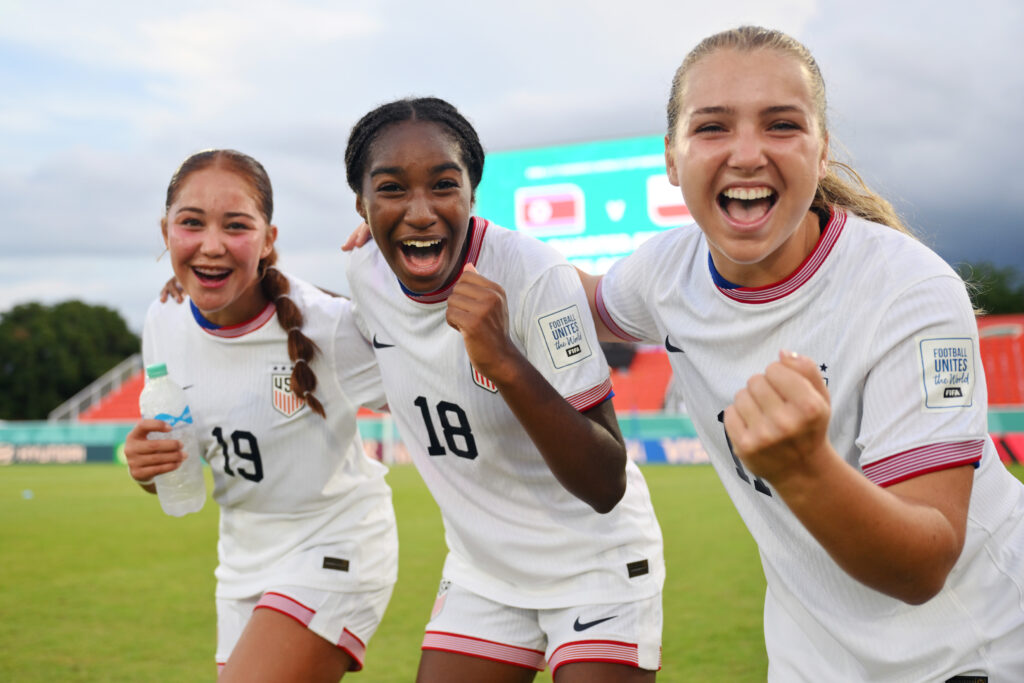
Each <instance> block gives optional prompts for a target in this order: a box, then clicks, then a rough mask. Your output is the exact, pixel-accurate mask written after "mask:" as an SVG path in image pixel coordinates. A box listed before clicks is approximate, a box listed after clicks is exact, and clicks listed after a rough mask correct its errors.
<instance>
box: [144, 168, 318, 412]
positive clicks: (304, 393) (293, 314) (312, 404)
mask: <svg viewBox="0 0 1024 683" xmlns="http://www.w3.org/2000/svg"><path fill="white" fill-rule="evenodd" d="M206 168H223V169H226V170H228V171H231V172H232V173H235V174H237V175H238V176H240V177H242V178H244V179H245V180H246V181H247V182H248V183H249V184H250V185H251V186H252V189H253V192H255V194H256V200H257V204H258V205H259V209H260V213H261V214H263V218H264V219H265V220H266V221H267V223H268V224H269V223H270V222H271V219H272V217H273V215H274V191H273V188H272V187H271V185H270V176H269V175H268V174H267V171H266V169H264V168H263V165H262V164H261V163H260V162H258V161H256V160H255V159H253V158H252V157H251V156H249V155H247V154H242V153H241V152H237V151H235V150H232V149H208V150H204V151H202V152H197V153H195V154H193V155H192V156H190V157H189V158H188V159H186V160H185V161H184V162H183V163H182V164H181V166H179V167H178V170H177V171H175V173H174V175H173V176H172V177H171V182H170V184H169V185H168V186H167V200H166V204H165V206H164V211H165V214H166V212H167V211H168V210H169V209H170V208H171V205H172V204H173V203H174V200H175V198H176V197H177V196H178V193H179V192H180V191H181V186H182V184H183V183H184V182H185V179H186V178H188V176H190V175H191V174H192V173H194V172H196V171H201V170H203V169H206ZM276 262H277V250H276V249H273V250H271V252H270V254H268V255H267V256H266V257H265V258H263V259H261V260H260V262H259V264H258V266H257V275H258V277H259V282H260V288H261V289H262V291H263V295H264V296H265V297H266V298H267V299H268V300H269V301H272V302H274V308H275V309H276V311H277V322H278V324H279V325H280V326H281V327H282V328H283V329H285V330H287V331H288V357H289V358H290V359H291V361H292V364H293V368H292V377H291V387H292V392H293V393H294V394H295V395H296V396H297V397H299V398H300V399H303V400H305V401H306V403H307V404H309V408H310V410H312V411H313V412H315V413H316V414H318V415H320V416H321V417H324V416H325V413H324V407H323V404H321V403H320V401H319V400H318V399H317V397H316V396H314V395H313V391H314V390H315V389H316V383H317V380H316V374H315V373H314V372H313V368H312V367H310V363H311V361H312V360H313V357H314V356H315V355H316V353H317V352H319V351H320V349H319V347H317V345H316V343H315V342H314V341H313V340H312V339H310V338H309V337H307V336H306V335H304V334H303V333H302V323H303V318H302V310H301V309H300V308H299V306H298V304H296V303H295V301H293V300H292V298H291V297H290V296H289V291H290V286H289V284H288V278H286V277H285V276H284V275H283V274H282V273H281V271H279V270H278V269H277V268H276V267H274V264H275V263H276Z"/></svg>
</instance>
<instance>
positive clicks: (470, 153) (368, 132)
mask: <svg viewBox="0 0 1024 683" xmlns="http://www.w3.org/2000/svg"><path fill="white" fill-rule="evenodd" d="M404 121H430V122H432V123H436V124H439V125H440V126H441V127H442V128H444V129H445V130H446V131H448V133H449V134H450V135H451V138H452V140H453V141H454V142H455V143H456V144H457V145H458V146H459V151H460V153H461V157H462V163H463V165H465V167H466V172H467V174H468V176H469V183H470V187H471V188H472V189H473V191H474V193H475V191H476V188H477V185H479V184H480V178H481V177H483V174H484V148H483V145H481V144H480V137H479V136H478V135H477V132H476V130H475V129H474V128H473V125H472V124H471V123H470V122H469V121H468V120H467V119H466V117H464V116H463V115H462V114H460V113H459V110H458V109H456V108H455V107H454V106H452V105H451V104H450V103H448V102H446V101H445V100H442V99H440V98H437V97H417V98H406V99H402V100H395V101H394V102H388V103H387V104H382V105H380V106H379V107H377V108H376V109H374V110H373V111H371V112H369V113H367V114H366V115H364V116H363V117H362V118H361V119H359V121H358V122H357V123H356V125H355V126H353V127H352V132H351V133H350V134H349V137H348V146H347V147H346V148H345V176H346V179H347V181H348V186H349V187H350V188H352V191H353V192H355V193H356V194H359V193H360V192H361V191H362V184H363V175H364V174H365V173H366V164H367V159H368V158H369V156H370V148H371V147H372V146H373V143H374V141H375V140H376V139H377V137H378V136H379V135H380V133H381V131H383V130H384V129H385V128H387V127H388V126H391V125H393V124H396V123H402V122H404Z"/></svg>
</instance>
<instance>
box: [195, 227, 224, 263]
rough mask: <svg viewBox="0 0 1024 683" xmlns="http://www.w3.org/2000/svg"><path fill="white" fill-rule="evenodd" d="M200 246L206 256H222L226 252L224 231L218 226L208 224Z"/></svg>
mask: <svg viewBox="0 0 1024 683" xmlns="http://www.w3.org/2000/svg"><path fill="white" fill-rule="evenodd" d="M199 248H200V251H201V252H202V254H203V255H204V256H220V255H222V254H224V252H225V249H224V240H223V232H222V231H221V230H220V229H219V228H218V227H216V226H213V225H211V226H208V227H207V229H206V230H204V231H203V241H202V244H200V246H199Z"/></svg>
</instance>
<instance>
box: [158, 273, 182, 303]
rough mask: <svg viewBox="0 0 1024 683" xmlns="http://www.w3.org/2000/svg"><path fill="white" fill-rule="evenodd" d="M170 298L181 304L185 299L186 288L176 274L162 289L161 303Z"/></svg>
mask: <svg viewBox="0 0 1024 683" xmlns="http://www.w3.org/2000/svg"><path fill="white" fill-rule="evenodd" d="M168 299H174V300H175V301H177V302H178V303H179V304H180V303H181V302H183V301H184V300H185V288H184V287H182V286H181V283H180V282H178V279H177V278H176V277H174V276H171V279H170V280H168V281H167V282H166V284H164V286H163V289H161V290H160V303H166V302H167V300H168Z"/></svg>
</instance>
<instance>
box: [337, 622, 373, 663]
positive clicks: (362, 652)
mask: <svg viewBox="0 0 1024 683" xmlns="http://www.w3.org/2000/svg"><path fill="white" fill-rule="evenodd" d="M335 645H337V646H338V647H339V648H341V649H342V650H344V651H345V652H347V653H348V654H349V656H351V657H352V666H350V667H349V671H361V670H362V668H363V660H364V659H366V643H364V642H363V641H361V640H359V638H358V637H356V634H354V633H352V632H351V631H349V630H348V629H345V630H344V631H342V632H341V637H340V638H338V642H337V643H335Z"/></svg>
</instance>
